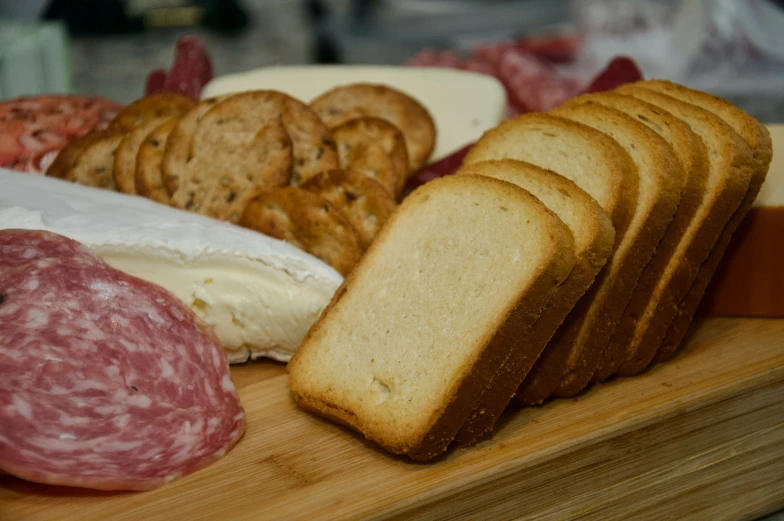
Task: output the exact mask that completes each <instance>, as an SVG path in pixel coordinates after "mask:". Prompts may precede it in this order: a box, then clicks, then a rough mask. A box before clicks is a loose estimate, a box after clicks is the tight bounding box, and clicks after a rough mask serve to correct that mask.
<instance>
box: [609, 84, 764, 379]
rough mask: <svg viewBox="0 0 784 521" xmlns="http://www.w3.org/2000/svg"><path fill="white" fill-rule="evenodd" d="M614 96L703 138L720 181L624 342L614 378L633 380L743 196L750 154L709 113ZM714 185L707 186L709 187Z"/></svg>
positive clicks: (641, 94)
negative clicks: (651, 108)
mask: <svg viewBox="0 0 784 521" xmlns="http://www.w3.org/2000/svg"><path fill="white" fill-rule="evenodd" d="M619 91H620V92H622V93H623V94H628V95H630V96H633V97H635V98H638V99H642V100H643V101H647V102H648V103H652V104H654V105H656V106H661V107H662V108H664V109H665V110H668V111H670V112H671V113H673V115H675V116H676V117H679V119H683V120H684V121H685V122H686V123H687V124H689V126H690V127H692V129H693V130H694V131H695V133H697V134H698V135H701V136H703V141H705V144H706V146H708V148H709V159H712V161H713V163H712V164H711V173H710V174H709V175H710V176H712V177H713V178H714V179H720V181H719V183H720V184H719V188H718V189H717V192H716V193H713V194H711V193H708V194H707V197H708V198H707V199H704V200H703V203H702V205H703V206H704V213H702V214H698V216H697V217H695V219H698V220H699V221H694V222H693V224H692V225H691V229H690V231H688V232H687V238H686V243H684V244H683V246H682V247H681V248H682V249H680V250H679V254H680V252H683V258H684V259H686V260H685V262H683V263H681V264H679V265H673V266H672V267H671V268H668V270H667V271H666V272H665V275H664V277H665V278H667V280H668V282H667V283H666V284H659V285H657V287H656V289H655V291H654V296H653V297H652V298H651V299H650V300H649V303H648V306H647V308H646V311H645V313H644V314H643V316H642V317H640V318H639V319H638V322H637V325H636V329H635V333H634V335H633V337H632V338H630V339H627V342H628V343H629V344H630V346H629V350H628V353H629V355H628V356H627V358H626V360H624V361H623V363H622V364H621V365H620V366H619V367H618V370H617V371H616V372H617V374H619V375H622V376H627V375H631V374H637V373H638V372H640V371H642V370H643V369H644V368H645V367H647V365H648V364H649V363H650V361H651V359H652V357H653V356H654V354H655V352H656V349H657V348H658V346H659V345H660V343H661V341H662V339H663V337H664V334H665V332H666V329H667V327H668V325H669V324H670V323H671V322H672V320H673V318H674V317H675V315H676V313H677V311H678V303H679V302H680V300H681V299H682V298H683V296H684V295H685V294H686V292H687V291H688V289H689V288H690V287H691V285H692V283H693V281H694V279H695V277H696V275H697V271H698V269H699V266H700V264H701V263H702V262H703V261H704V260H705V259H706V258H707V256H708V254H709V252H710V250H711V248H712V247H713V245H714V243H715V242H716V240H717V238H718V236H719V234H720V233H721V230H722V229H723V228H724V226H725V224H726V223H727V221H728V220H729V218H730V216H731V215H732V213H733V212H734V211H735V210H736V209H737V208H738V206H739V204H740V202H741V200H742V199H743V197H744V196H745V194H746V192H747V190H748V187H749V182H750V179H751V170H752V163H751V151H750V149H749V148H748V146H747V145H746V144H745V143H744V142H743V141H742V139H741V138H740V136H738V135H737V133H735V132H734V131H733V130H732V129H731V128H730V127H729V126H728V125H727V124H726V123H725V122H723V121H722V120H721V119H720V118H718V117H717V116H715V115H714V114H712V113H711V112H709V111H707V110H704V109H701V108H700V107H697V106H695V105H693V104H689V103H685V102H683V101H679V100H677V99H675V98H673V97H671V96H668V95H665V94H661V93H659V92H656V91H653V90H651V89H646V88H645V87H644V84H640V83H636V84H630V85H626V86H623V87H621V88H620V89H619ZM706 133H709V134H706ZM706 140H711V141H706ZM710 143H713V145H710ZM711 146H715V147H717V148H719V149H720V152H719V151H716V157H715V158H711V155H710V147H711ZM716 176H719V177H716ZM709 179H710V178H709ZM715 182H716V181H710V180H709V181H708V183H709V185H710V183H715ZM665 289H666V291H665Z"/></svg>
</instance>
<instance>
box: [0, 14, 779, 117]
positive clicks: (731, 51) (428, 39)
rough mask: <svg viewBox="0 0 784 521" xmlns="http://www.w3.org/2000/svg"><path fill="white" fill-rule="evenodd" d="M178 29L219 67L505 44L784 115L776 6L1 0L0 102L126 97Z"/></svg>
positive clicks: (579, 72)
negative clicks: (629, 68) (625, 64)
mask: <svg viewBox="0 0 784 521" xmlns="http://www.w3.org/2000/svg"><path fill="white" fill-rule="evenodd" d="M183 34H193V35H196V36H197V37H198V38H199V39H200V40H201V42H202V43H203V44H204V45H205V47H206V48H207V50H208V52H209V55H210V57H211V58H212V63H213V67H214V71H215V74H216V75H221V74H226V73H231V72H238V71H243V70H248V69H252V68H257V67H263V66H268V65H273V64H307V63H376V64H403V63H413V64H416V65H424V66H452V67H459V68H468V69H473V70H480V71H481V70H482V69H483V67H484V65H485V64H484V63H483V60H486V59H487V56H488V53H490V54H492V52H494V50H497V49H499V48H500V47H499V46H498V44H499V43H500V42H505V43H506V44H507V45H508V44H509V43H510V42H512V43H514V44H515V45H516V46H517V47H518V48H520V49H523V50H525V51H526V52H529V51H530V54H531V55H532V56H535V57H536V59H537V60H540V61H542V62H543V63H544V64H545V65H546V67H548V68H550V69H552V70H556V71H558V72H559V73H561V74H564V75H566V76H568V77H571V78H576V79H577V80H576V81H585V80H586V79H588V78H590V77H591V76H592V75H594V74H596V72H597V71H599V70H601V68H602V67H603V66H605V65H606V64H607V63H608V62H609V61H610V60H611V58H612V57H614V56H616V55H619V54H622V55H627V56H630V57H632V58H633V59H634V60H635V61H636V62H637V64H638V65H639V67H640V68H641V69H642V72H643V73H644V75H645V76H646V77H665V78H669V79H673V80H676V81H680V82H683V83H686V84H688V85H690V86H693V87H696V88H700V89H704V90H708V91H711V92H714V93H717V94H720V95H723V96H726V97H728V98H730V99H731V100H732V101H734V102H735V103H738V104H739V105H741V106H742V107H743V108H745V109H746V110H748V111H749V112H750V113H752V114H753V115H754V116H756V117H758V118H760V119H761V120H763V121H765V122H773V121H784V94H783V93H784V0H481V1H480V0H213V1H209V0H23V1H21V0H0V53H2V55H1V56H2V58H1V59H0V64H2V67H1V69H2V70H0V97H2V98H11V97H15V96H19V95H23V94H36V93H44V92H73V93H77V94H85V95H100V96H105V97H108V98H110V99H114V100H117V101H119V102H123V103H127V102H129V101H131V100H133V99H136V98H138V97H140V96H141V95H142V93H143V91H144V82H145V78H146V76H147V75H148V74H149V72H150V71H152V70H153V69H156V68H167V67H169V65H170V64H171V62H172V56H173V53H174V48H175V43H176V41H177V39H178V37H180V36H182V35H183ZM477 49H478V50H479V51H477ZM488 73H491V72H488Z"/></svg>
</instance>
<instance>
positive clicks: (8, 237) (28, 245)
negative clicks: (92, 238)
mask: <svg viewBox="0 0 784 521" xmlns="http://www.w3.org/2000/svg"><path fill="white" fill-rule="evenodd" d="M72 258H76V259H81V260H82V261H84V262H85V263H92V264H94V265H104V262H103V260H101V259H100V258H99V257H97V256H96V255H95V254H94V253H92V252H91V251H90V250H88V249H87V248H86V247H85V246H84V245H82V244H81V243H79V242H76V241H74V240H71V239H69V238H67V237H63V236H62V235H58V234H56V233H51V232H46V231H42V230H16V229H5V230H0V275H2V274H3V273H5V272H7V271H10V270H12V269H14V268H18V267H20V266H24V265H25V264H29V263H31V262H35V261H37V260H41V259H72Z"/></svg>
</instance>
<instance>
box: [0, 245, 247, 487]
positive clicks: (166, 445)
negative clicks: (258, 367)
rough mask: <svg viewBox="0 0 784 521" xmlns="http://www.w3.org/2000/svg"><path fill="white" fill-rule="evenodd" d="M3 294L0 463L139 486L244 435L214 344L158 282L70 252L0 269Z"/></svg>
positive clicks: (72, 481)
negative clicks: (13, 267) (127, 273)
mask: <svg viewBox="0 0 784 521" xmlns="http://www.w3.org/2000/svg"><path fill="white" fill-rule="evenodd" d="M0 295H2V296H1V297H0V299H1V300H0V470H2V471H5V472H7V473H9V474H12V475H15V476H17V477H20V478H23V479H27V480H31V481H36V482H40V483H48V484H54V485H67V486H76V487H88V488H95V489H101V490H148V489H152V488H156V487H158V486H160V485H163V484H165V483H168V482H170V481H172V480H174V479H176V478H178V477H180V476H184V475H186V474H188V473H191V472H193V471H195V470H198V469H200V468H202V467H205V466H206V465H209V464H210V463H211V462H213V461H215V460H216V459H218V458H220V457H221V456H223V455H224V454H226V452H227V451H228V450H229V449H230V448H231V446H232V445H233V444H234V443H235V442H236V441H237V440H238V439H239V438H240V436H241V435H242V433H243V431H244V427H245V416H244V412H243V410H242V407H241V405H240V402H239V398H238V396H237V393H236V390H235V388H234V385H233V384H232V381H231V378H230V377H229V370H228V362H227V360H226V356H225V354H224V353H223V350H222V349H221V347H220V345H219V344H218V342H217V339H216V338H215V337H214V335H212V334H211V333H209V332H205V331H204V330H202V328H201V327H200V324H199V323H198V322H197V319H196V318H195V317H194V315H193V314H192V312H191V311H190V310H189V309H188V308H187V307H185V306H184V305H183V304H181V303H180V301H179V300H177V299H176V298H175V297H174V296H172V295H171V294H169V293H168V292H167V291H165V290H164V289H162V288H159V287H158V286H155V285H153V284H150V283H147V282H145V281H142V280H139V279H137V278H135V277H131V276H129V275H126V274H124V273H122V272H120V271H117V270H115V269H113V268H111V267H109V266H107V265H97V264H95V263H94V262H92V261H91V259H85V258H81V257H78V256H76V257H70V258H68V257H66V258H62V257H61V258H43V259H40V260H33V261H32V262H28V263H26V264H23V265H21V266H19V267H17V268H15V269H8V270H6V271H5V272H0Z"/></svg>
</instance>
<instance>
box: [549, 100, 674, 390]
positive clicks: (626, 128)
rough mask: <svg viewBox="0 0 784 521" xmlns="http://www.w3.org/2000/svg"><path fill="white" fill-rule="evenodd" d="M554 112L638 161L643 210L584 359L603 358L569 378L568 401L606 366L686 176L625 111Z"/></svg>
mask: <svg viewBox="0 0 784 521" xmlns="http://www.w3.org/2000/svg"><path fill="white" fill-rule="evenodd" d="M554 113H555V114H558V115H559V116H563V117H566V118H569V119H572V120H575V121H579V122H580V123H583V124H585V125H589V126H591V127H593V128H595V129H597V130H600V131H601V132H604V133H605V134H607V135H609V136H611V137H612V138H613V139H615V140H616V141H617V142H618V143H620V144H621V145H622V146H623V147H624V148H625V149H626V151H627V152H628V153H629V155H630V156H631V157H632V159H633V160H634V162H635V164H636V165H637V172H638V174H639V179H640V188H639V190H640V191H639V194H640V195H639V198H638V200H637V210H636V212H635V214H634V218H633V220H632V224H631V225H630V227H629V229H628V232H627V233H628V235H627V240H626V241H624V242H623V243H622V244H621V245H619V247H618V249H617V250H616V252H615V253H614V255H613V258H612V260H611V261H610V266H611V267H612V266H613V265H614V264H616V263H617V265H618V266H619V268H620V270H621V272H622V273H623V276H622V277H619V278H617V279H616V280H615V282H614V284H613V285H612V286H610V287H608V288H607V291H608V293H607V297H606V299H605V301H604V305H603V306H602V309H601V311H600V313H599V315H598V319H597V322H596V325H595V327H594V328H593V329H592V331H591V333H590V337H589V338H588V339H587V342H586V348H585V351H584V353H586V355H584V356H588V355H587V353H597V355H596V358H595V359H594V358H590V357H589V358H584V360H583V361H582V363H579V366H580V369H579V370H577V371H574V372H572V373H571V374H570V373H567V374H565V375H564V377H563V378H562V380H561V383H560V384H559V386H558V387H557V388H556V390H555V392H554V394H555V395H556V396H562V397H564V396H574V395H575V394H577V393H579V392H580V391H582V390H583V389H585V387H586V386H587V385H588V384H589V383H590V381H591V378H592V377H593V376H594V374H595V372H596V368H597V367H599V365H600V364H601V362H602V358H603V356H604V352H605V351H606V348H607V343H608V341H609V340H610V336H611V335H612V333H613V331H614V330H615V327H616V326H617V325H618V322H619V321H620V319H621V316H622V315H623V311H624V309H626V306H627V305H628V304H629V301H630V300H631V298H632V293H633V291H634V288H635V287H636V285H637V281H638V280H639V278H640V275H641V274H642V272H643V270H644V269H645V266H646V265H647V264H648V263H649V261H650V260H651V258H652V257H653V254H654V252H655V251H656V248H657V247H658V245H659V242H660V241H661V239H662V237H664V233H665V232H666V231H667V228H668V227H669V226H670V223H671V222H672V219H673V216H674V215H675V212H676V210H677V209H678V205H679V203H680V199H681V193H682V192H683V187H684V186H685V182H686V173H685V171H684V170H683V167H682V166H681V164H680V162H679V161H678V158H677V157H676V156H675V151H674V150H673V148H672V147H671V146H670V145H669V144H668V143H667V141H665V140H664V138H662V137H661V136H659V134H657V133H656V132H655V131H653V130H651V129H650V128H648V127H647V126H646V125H645V124H644V123H642V122H640V121H638V120H637V119H636V118H633V117H630V116H628V115H626V114H624V113H623V112H621V111H618V110H616V109H613V108H610V107H607V106H604V105H600V104H598V103H593V102H591V101H587V102H585V103H575V104H571V105H568V106H562V107H560V108H558V109H556V110H555V111H554ZM632 237H634V239H633V240H632Z"/></svg>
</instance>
